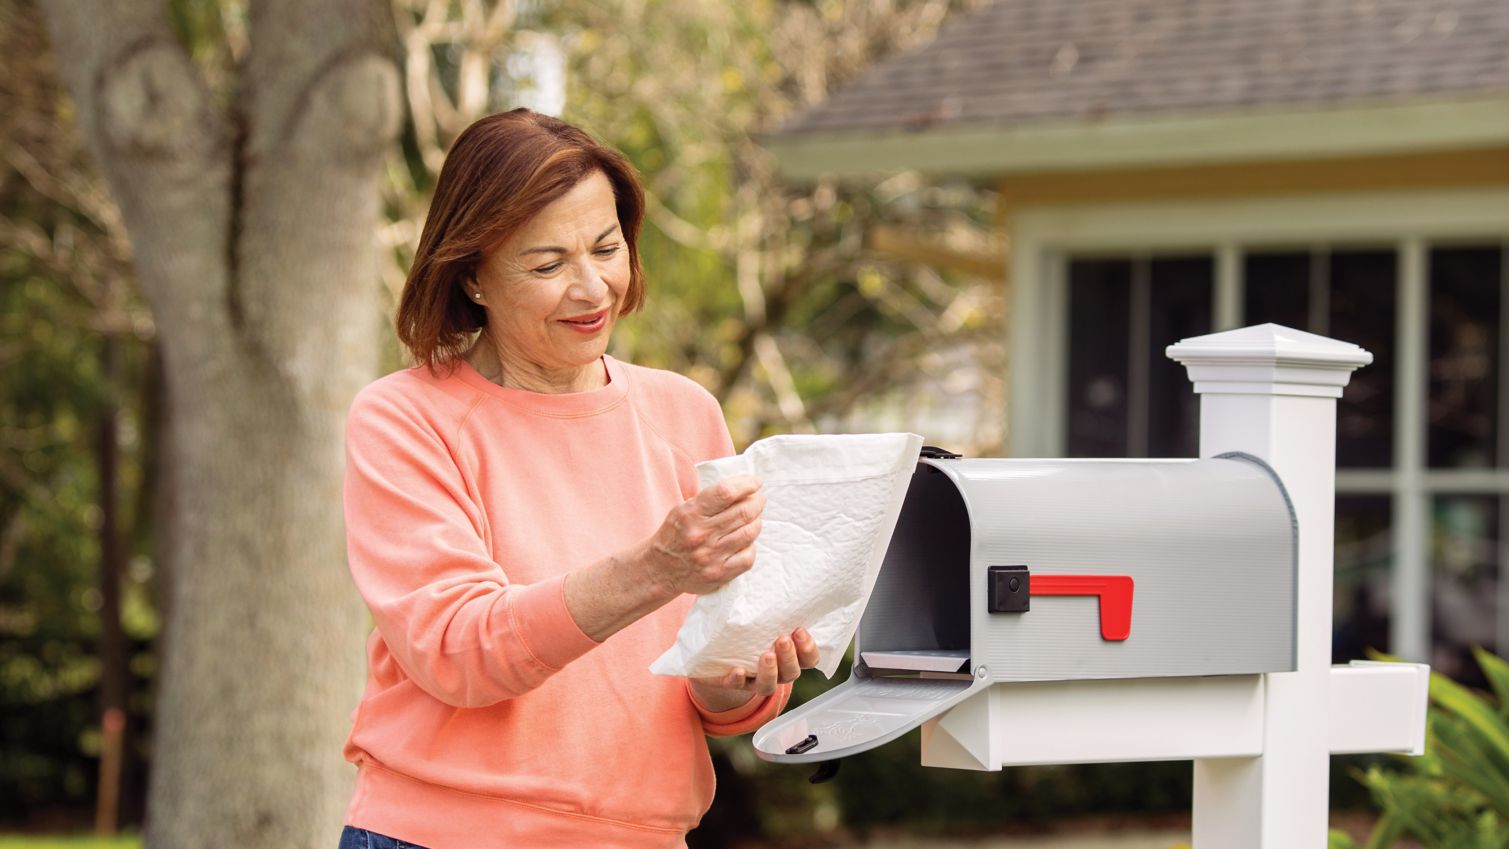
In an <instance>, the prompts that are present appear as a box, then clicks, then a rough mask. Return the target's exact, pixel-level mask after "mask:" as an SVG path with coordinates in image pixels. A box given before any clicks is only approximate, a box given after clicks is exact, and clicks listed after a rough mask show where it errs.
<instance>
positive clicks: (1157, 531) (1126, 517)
mask: <svg viewBox="0 0 1509 849" xmlns="http://www.w3.org/2000/svg"><path fill="white" fill-rule="evenodd" d="M1295 539H1296V531H1295V522H1294V515H1293V510H1292V509H1291V507H1290V505H1289V503H1288V499H1287V497H1286V495H1285V494H1284V491H1283V488H1282V486H1281V484H1280V483H1279V482H1278V480H1277V478H1276V477H1274V475H1273V473H1272V472H1271V471H1270V470H1269V469H1268V468H1267V467H1266V466H1264V465H1262V464H1261V463H1260V462H1258V461H1256V460H1253V459H1248V458H1244V457H1240V456H1234V457H1229V458H1216V459H1209V460H1194V461H1138V460H1112V461H1103V460H996V459H947V460H938V459H924V460H922V461H920V462H919V464H918V468H917V472H916V474H915V475H914V476H913V478H912V482H911V486H910V488H909V489H908V491H907V496H906V502H905V504H904V505H903V506H902V509H901V515H900V518H899V519H898V522H897V527H896V531H895V534H894V535H893V536H892V539H891V544H890V547H889V549H888V550H887V552H886V559H885V563H884V565H883V566H882V567H881V571H880V576H879V578H878V579H877V580H876V585H875V589H874V592H873V593H872V594H871V597H870V602H869V605H868V606H867V607H866V608H865V612H864V615H863V617H862V618H861V620H860V625H859V630H858V634H857V640H856V644H855V645H856V651H857V652H858V653H859V654H860V655H861V656H863V653H865V652H869V651H877V650H878V651H881V652H895V651H898V650H899V651H919V652H926V651H928V650H953V651H956V652H957V651H967V653H968V657H969V670H970V671H972V672H978V670H979V669H980V667H982V666H983V667H985V674H986V676H988V677H989V678H990V679H991V680H992V681H996V682H1005V681H1054V680H1066V679H1081V678H1097V679H1098V678H1145V677H1167V676H1179V675H1236V674H1246V673H1257V672H1282V671H1288V670H1292V669H1293V668H1294V659H1295V658H1294V650H1295V633H1294V627H1295V624H1294V615H1295V604H1294V600H1295V574H1296V573H1295V563H1296V560H1295V552H1296V549H1295ZM992 566H1026V567H1027V570H1028V574H1029V576H1034V577H1035V576H1048V575H1053V576H1059V575H1067V576H1088V575H1114V576H1128V577H1130V578H1131V579H1132V584H1133V586H1134V591H1133V599H1132V618H1131V631H1130V634H1129V635H1128V637H1127V639H1125V640H1107V639H1104V638H1103V637H1102V634H1101V629H1100V625H1099V621H1100V620H1099V616H1100V609H1099V603H1100V602H1097V600H1096V598H1095V597H1094V596H1055V595H1040V594H1039V593H1037V592H1033V593H1031V595H1030V609H1029V610H1027V611H1025V612H1022V613H991V612H989V610H988V604H987V602H988V597H987V596H988V593H989V585H990V580H989V569H990V567H992Z"/></svg>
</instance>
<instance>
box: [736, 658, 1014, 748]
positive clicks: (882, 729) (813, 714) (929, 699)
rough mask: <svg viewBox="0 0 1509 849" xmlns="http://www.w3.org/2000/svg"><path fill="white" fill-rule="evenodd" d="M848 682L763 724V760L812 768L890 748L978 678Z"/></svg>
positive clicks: (857, 678)
mask: <svg viewBox="0 0 1509 849" xmlns="http://www.w3.org/2000/svg"><path fill="white" fill-rule="evenodd" d="M863 671H864V670H859V671H858V672H856V674H855V675H854V676H853V677H851V678H850V679H849V680H847V681H845V682H844V683H842V684H840V685H839V686H837V687H835V688H834V689H832V690H830V691H828V692H826V693H824V694H823V695H822V696H821V697H819V698H817V699H814V700H812V701H810V702H808V703H807V704H804V705H802V706H801V707H799V708H797V709H796V710H793V711H791V712H790V713H787V714H784V715H782V716H780V717H777V718H776V719H774V720H772V721H770V722H768V723H766V724H765V725H764V726H763V727H762V728H760V730H759V731H757V732H755V735H754V748H755V752H756V753H757V754H758V755H759V756H760V757H761V758H764V759H765V760H767V761H775V762H778V763H790V764H799V763H815V762H818V761H830V760H834V759H837V758H843V757H848V756H849V755H857V754H859V753H860V752H864V751H868V750H870V749H873V748H875V747H876V746H879V745H882V744H884V743H889V742H890V741H892V740H895V739H896V738H897V737H900V736H901V735H903V734H905V733H906V732H908V731H910V730H912V729H913V728H916V727H918V726H919V725H921V724H922V723H924V722H926V721H928V720H929V719H932V718H933V717H935V716H938V715H939V714H941V713H943V712H944V711H946V710H948V709H949V708H951V707H953V706H954V705H957V704H958V703H960V702H962V701H964V699H965V698H967V697H969V696H970V695H972V694H973V693H975V692H977V691H982V690H983V689H984V688H985V687H986V686H988V685H989V682H987V681H985V680H982V679H975V678H965V677H964V676H962V675H961V676H957V678H948V679H938V678H913V677H864V676H862V675H861V674H859V673H860V672H863Z"/></svg>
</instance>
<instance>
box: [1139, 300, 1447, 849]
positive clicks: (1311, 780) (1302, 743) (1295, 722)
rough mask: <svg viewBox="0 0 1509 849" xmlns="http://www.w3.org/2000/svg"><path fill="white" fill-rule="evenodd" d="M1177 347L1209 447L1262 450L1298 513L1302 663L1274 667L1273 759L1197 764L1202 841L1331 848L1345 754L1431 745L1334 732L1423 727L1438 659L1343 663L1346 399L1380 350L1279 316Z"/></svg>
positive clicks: (1268, 737)
mask: <svg viewBox="0 0 1509 849" xmlns="http://www.w3.org/2000/svg"><path fill="white" fill-rule="evenodd" d="M1168 356H1169V357H1171V358H1172V359H1174V360H1177V361H1179V362H1180V363H1182V364H1184V366H1185V367H1186V368H1187V369H1188V371H1189V377H1190V380H1191V381H1192V382H1193V383H1194V389H1195V392H1196V393H1198V394H1199V395H1200V456H1201V457H1211V456H1215V455H1218V454H1221V453H1223V452H1227V451H1243V452H1246V453H1249V454H1252V455H1254V456H1257V457H1259V458H1261V459H1263V460H1264V461H1266V462H1267V463H1268V464H1269V465H1270V466H1271V467H1273V469H1274V471H1276V472H1277V473H1278V475H1279V477H1280V478H1281V479H1282V480H1283V481H1284V484H1285V486H1286V487H1287V489H1288V492H1289V497H1290V499H1291V500H1292V501H1293V503H1294V509H1295V513H1296V515H1297V517H1298V519H1299V556H1298V569H1299V573H1298V576H1297V577H1298V583H1297V587H1296V590H1297V591H1296V602H1297V608H1298V609H1297V611H1296V618H1295V624H1296V627H1297V633H1296V649H1297V652H1296V667H1297V668H1296V669H1295V670H1294V671H1293V672H1278V673H1270V674H1268V675H1267V676H1265V677H1266V679H1267V680H1266V682H1265V683H1266V688H1265V692H1264V695H1263V715H1264V721H1263V726H1264V745H1263V751H1262V753H1261V754H1259V755H1256V756H1252V757H1233V758H1198V759H1196V760H1195V782H1194V785H1195V786H1194V823H1193V825H1194V829H1193V831H1194V833H1193V837H1194V845H1195V846H1196V847H1200V849H1203V847H1223V846H1225V847H1263V849H1270V847H1284V846H1296V847H1303V846H1316V847H1318V846H1323V845H1324V844H1325V835H1326V825H1327V813H1328V779H1329V775H1330V756H1331V754H1332V752H1333V751H1337V750H1339V749H1341V750H1348V751H1356V750H1358V748H1359V747H1361V750H1364V751H1366V750H1369V749H1374V750H1378V751H1384V750H1389V749H1391V748H1392V749H1394V750H1398V749H1399V748H1403V747H1401V746H1400V743H1401V742H1410V743H1412V744H1413V745H1410V746H1408V750H1410V751H1415V752H1418V751H1420V749H1421V747H1422V746H1423V741H1419V742H1417V741H1414V740H1410V741H1400V740H1397V739H1388V736H1387V735H1386V734H1382V735H1379V737H1380V739H1374V740H1370V739H1366V738H1367V736H1368V735H1367V734H1366V733H1364V734H1362V735H1361V736H1362V738H1363V739H1358V740H1355V741H1351V742H1350V743H1348V744H1346V745H1341V741H1339V740H1336V739H1335V737H1336V735H1335V732H1334V731H1333V729H1334V728H1336V727H1338V726H1339V727H1342V728H1345V726H1347V725H1363V724H1366V723H1367V722H1368V720H1369V719H1370V718H1371V715H1373V714H1375V713H1376V712H1378V711H1383V712H1388V711H1390V710H1391V709H1392V710H1395V711H1399V712H1401V713H1400V718H1401V720H1407V722H1408V726H1407V727H1406V729H1405V730H1412V729H1418V731H1419V733H1420V734H1421V735H1423V733H1424V704H1423V702H1424V698H1425V694H1424V690H1425V688H1426V684H1427V679H1428V675H1429V670H1428V668H1426V667H1424V666H1420V665H1411V666H1410V667H1405V668H1402V669H1401V668H1391V667H1388V666H1382V667H1379V666H1374V667H1368V666H1354V667H1352V668H1351V669H1348V668H1345V667H1343V668H1339V669H1336V670H1333V669H1332V668H1331V609H1332V608H1331V596H1332V580H1333V563H1332V557H1333V536H1334V529H1335V508H1334V504H1335V493H1336V403H1337V399H1338V398H1340V397H1341V394H1342V389H1343V388H1344V387H1345V386H1346V385H1347V382H1348V381H1349V380H1350V379H1351V374H1352V372H1353V371H1354V370H1355V369H1357V368H1359V367H1361V366H1365V365H1367V364H1368V363H1370V362H1372V359H1373V357H1372V355H1371V354H1369V353H1368V352H1366V351H1364V350H1362V349H1361V348H1359V347H1357V346H1356V345H1350V344H1347V343H1344V342H1338V341H1335V340H1332V339H1327V338H1324V337H1321V336H1315V335H1313V334H1309V333H1303V332H1300V331H1296V330H1290V329H1288V328H1284V327H1279V326H1276V325H1272V324H1266V325H1262V326H1259V327H1248V328H1243V329H1241V330H1233V331H1229V332H1226V333H1216V334H1212V335H1209V336H1202V337H1198V338H1194V339H1186V340H1184V341H1183V342H1180V343H1179V344H1177V345H1171V346H1169V348H1168ZM1411 672H1412V673H1413V677H1414V679H1415V680H1414V681H1413V682H1412V684H1413V686H1410V685H1409V684H1407V683H1406V684H1404V686H1403V687H1402V692H1401V693H1399V694H1389V693H1388V692H1387V690H1388V688H1389V687H1390V686H1391V685H1392V686H1396V687H1398V686H1400V685H1401V683H1403V682H1401V681H1399V680H1392V679H1391V676H1394V677H1397V676H1400V675H1406V676H1407V675H1409V674H1410V673H1411ZM1359 673H1360V675H1359ZM1368 673H1372V674H1371V675H1369V674H1368ZM1346 676H1351V678H1352V680H1343V679H1344V678H1345V677H1346ZM1390 696H1392V698H1390ZM1359 697H1360V698H1359ZM1391 702H1392V703H1391ZM1410 708H1415V709H1418V711H1419V713H1418V714H1416V713H1413V712H1410V711H1409V709H1410ZM1417 715H1418V720H1417V719H1416V716H1417ZM1383 730H1385V731H1386V730H1387V729H1386V728H1385V729H1383Z"/></svg>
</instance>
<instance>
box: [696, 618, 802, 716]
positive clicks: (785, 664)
mask: <svg viewBox="0 0 1509 849" xmlns="http://www.w3.org/2000/svg"><path fill="white" fill-rule="evenodd" d="M818 659H819V655H818V650H817V641H816V640H814V639H812V635H811V634H809V633H807V630H806V629H805V628H797V629H796V630H795V631H792V632H791V633H790V634H789V635H782V636H780V637H777V638H776V641H775V642H774V643H773V644H771V646H770V650H769V651H767V652H765V653H763V654H761V655H760V660H759V663H757V664H756V665H755V669H754V670H753V671H752V672H751V671H750V670H747V669H745V668H744V667H742V666H735V667H734V668H732V669H730V670H728V672H727V673H725V674H724V675H722V676H720V677H717V678H693V679H691V684H692V691H693V692H694V693H695V694H696V696H697V700H698V701H700V702H702V704H703V705H705V706H706V707H708V708H710V709H712V710H714V711H722V710H729V709H732V708H736V707H738V706H739V705H742V704H744V703H745V702H747V701H749V699H750V698H751V694H752V695H753V696H754V697H758V698H763V697H764V696H768V695H770V694H772V693H774V692H775V691H776V687H778V686H780V685H781V684H789V683H791V682H792V681H795V680H796V679H797V677H798V676H800V675H801V674H802V670H803V669H811V668H812V667H814V666H817V661H818Z"/></svg>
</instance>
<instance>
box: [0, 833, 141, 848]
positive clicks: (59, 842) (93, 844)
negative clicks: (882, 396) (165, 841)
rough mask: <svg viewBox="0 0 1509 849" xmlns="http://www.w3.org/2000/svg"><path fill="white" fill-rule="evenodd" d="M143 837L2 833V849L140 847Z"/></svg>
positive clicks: (0, 839)
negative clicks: (39, 835) (31, 835)
mask: <svg viewBox="0 0 1509 849" xmlns="http://www.w3.org/2000/svg"><path fill="white" fill-rule="evenodd" d="M140 846H141V838H140V837H138V836H136V835H125V836H121V837H30V836H25V837H23V836H20V835H0V849H139V847H140Z"/></svg>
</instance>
